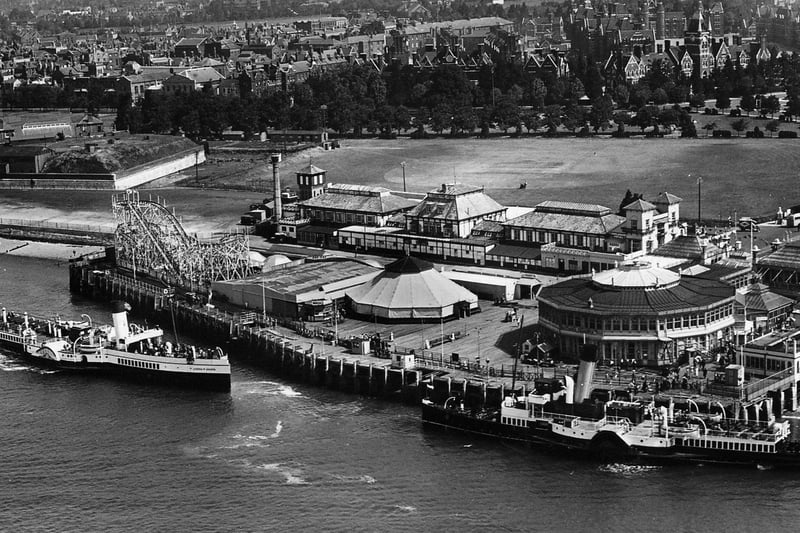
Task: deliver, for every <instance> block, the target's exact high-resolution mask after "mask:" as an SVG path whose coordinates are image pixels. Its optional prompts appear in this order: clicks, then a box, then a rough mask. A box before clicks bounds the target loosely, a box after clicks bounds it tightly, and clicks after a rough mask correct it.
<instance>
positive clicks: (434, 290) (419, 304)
mask: <svg viewBox="0 0 800 533" xmlns="http://www.w3.org/2000/svg"><path fill="white" fill-rule="evenodd" d="M346 294H347V296H348V298H350V299H351V300H352V303H353V308H354V310H355V312H356V313H358V314H362V315H375V316H379V317H384V318H397V319H404V318H406V319H407V318H444V317H448V316H451V315H453V314H456V313H457V312H458V307H457V306H458V305H467V306H468V307H469V308H475V307H477V303H478V297H477V296H475V295H474V294H473V293H471V292H470V291H468V290H467V289H465V288H464V287H462V286H461V285H458V284H457V283H455V282H453V281H450V280H449V279H447V278H446V277H444V276H443V275H442V274H441V273H439V272H437V271H436V269H434V268H433V265H432V264H431V263H428V262H427V261H422V260H421V259H417V258H415V257H403V258H401V259H398V260H397V261H395V262H393V263H391V264H389V265H387V266H386V269H385V271H384V272H383V273H382V274H380V275H378V276H376V277H375V278H373V279H372V280H371V281H370V282H368V283H365V284H364V285H361V286H360V287H356V288H354V289H351V290H349V291H347V293H346Z"/></svg>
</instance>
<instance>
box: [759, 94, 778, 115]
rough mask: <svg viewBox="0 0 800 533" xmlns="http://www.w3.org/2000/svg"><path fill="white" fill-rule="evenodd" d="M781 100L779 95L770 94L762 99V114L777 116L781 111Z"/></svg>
mask: <svg viewBox="0 0 800 533" xmlns="http://www.w3.org/2000/svg"><path fill="white" fill-rule="evenodd" d="M780 109H781V102H780V100H778V97H777V96H774V95H770V96H766V97H764V98H762V99H761V114H762V115H769V116H770V118H772V117H773V116H775V113H776V112H778V111H780Z"/></svg>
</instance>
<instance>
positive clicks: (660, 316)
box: [539, 262, 736, 367]
mask: <svg viewBox="0 0 800 533" xmlns="http://www.w3.org/2000/svg"><path fill="white" fill-rule="evenodd" d="M735 295H736V291H735V289H734V287H733V286H732V285H730V284H728V283H726V282H724V281H719V280H714V279H701V278H695V277H692V276H683V275H681V274H680V273H679V272H674V271H671V270H667V269H664V268H660V267H658V266H655V265H652V264H650V263H647V262H634V263H628V264H624V265H622V266H620V267H617V268H615V269H612V270H606V271H602V272H599V273H596V274H593V275H592V276H591V277H576V278H571V279H567V280H564V281H561V282H559V283H556V284H554V285H551V286H549V287H545V288H543V289H542V291H541V292H540V293H539V324H540V325H541V326H542V328H543V329H544V330H546V331H548V332H550V333H551V334H552V335H553V336H554V337H555V340H556V342H557V344H558V346H559V348H560V350H561V353H562V354H564V355H568V356H569V355H575V356H577V355H578V353H579V352H580V347H581V345H583V344H585V343H589V344H596V345H597V346H598V357H600V358H601V359H605V360H609V361H613V362H620V361H622V360H632V359H633V360H636V361H637V363H639V364H641V365H645V366H651V367H658V366H664V365H670V364H672V363H675V362H677V361H678V359H679V357H680V355H682V354H683V353H684V352H686V351H692V350H704V349H709V348H712V347H715V346H717V345H719V344H720V343H722V342H723V341H724V340H725V339H726V338H729V337H730V335H731V331H732V327H733V324H734V301H735Z"/></svg>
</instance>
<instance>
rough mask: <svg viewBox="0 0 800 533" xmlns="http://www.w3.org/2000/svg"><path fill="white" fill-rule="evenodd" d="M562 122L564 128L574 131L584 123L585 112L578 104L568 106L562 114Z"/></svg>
mask: <svg viewBox="0 0 800 533" xmlns="http://www.w3.org/2000/svg"><path fill="white" fill-rule="evenodd" d="M563 124H564V127H565V128H567V129H568V130H569V131H571V132H572V133H575V130H576V129H578V128H580V127H581V126H583V125H584V124H586V112H585V111H584V110H583V108H582V107H580V106H577V105H573V106H569V107H568V108H567V111H566V113H565V114H564V122H563Z"/></svg>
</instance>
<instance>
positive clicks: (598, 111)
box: [589, 96, 614, 133]
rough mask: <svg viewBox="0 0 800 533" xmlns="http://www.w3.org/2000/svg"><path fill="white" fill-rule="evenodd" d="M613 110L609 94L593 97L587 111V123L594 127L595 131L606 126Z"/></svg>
mask: <svg viewBox="0 0 800 533" xmlns="http://www.w3.org/2000/svg"><path fill="white" fill-rule="evenodd" d="M613 112H614V102H613V101H612V100H611V97H610V96H601V97H599V98H595V100H594V102H592V109H591V111H590V112H589V123H590V124H591V125H592V127H593V128H594V131H595V133H597V130H599V129H601V128H602V129H604V130H605V129H606V128H608V125H609V121H610V120H611V116H612V113H613Z"/></svg>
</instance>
